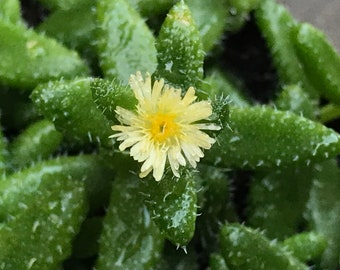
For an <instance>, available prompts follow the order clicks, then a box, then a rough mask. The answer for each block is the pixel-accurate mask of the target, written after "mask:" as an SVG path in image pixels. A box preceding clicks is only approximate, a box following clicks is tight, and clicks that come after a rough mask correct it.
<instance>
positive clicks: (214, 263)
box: [209, 253, 229, 270]
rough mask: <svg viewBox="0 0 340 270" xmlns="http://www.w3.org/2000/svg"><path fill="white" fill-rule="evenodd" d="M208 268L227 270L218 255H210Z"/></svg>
mask: <svg viewBox="0 0 340 270" xmlns="http://www.w3.org/2000/svg"><path fill="white" fill-rule="evenodd" d="M209 266H210V269H211V270H229V268H228V266H227V264H226V262H225V260H224V258H223V256H222V255H221V254H218V253H213V254H211V255H210V260H209Z"/></svg>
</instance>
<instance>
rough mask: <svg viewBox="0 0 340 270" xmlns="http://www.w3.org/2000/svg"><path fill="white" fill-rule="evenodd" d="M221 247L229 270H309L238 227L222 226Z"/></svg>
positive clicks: (257, 235)
mask: <svg viewBox="0 0 340 270" xmlns="http://www.w3.org/2000/svg"><path fill="white" fill-rule="evenodd" d="M220 243H221V253H222V255H223V257H224V259H225V260H226V261H227V262H228V265H229V266H230V267H232V269H238V270H243V269H244V270H258V269H287V270H288V269H289V270H302V269H304V270H307V269H309V268H308V267H307V266H306V265H304V264H303V263H301V262H300V261H299V260H298V259H296V258H295V257H293V256H292V255H290V254H289V253H288V252H286V251H285V250H284V249H283V248H282V247H281V246H280V245H278V244H277V243H276V242H274V241H272V242H271V241H270V240H269V239H267V238H266V237H264V236H263V235H262V234H261V233H260V232H259V231H257V230H254V229H251V228H248V227H245V226H243V225H240V224H227V225H224V226H223V227H222V228H221V234H220Z"/></svg>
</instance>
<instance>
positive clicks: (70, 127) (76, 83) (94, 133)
mask: <svg viewBox="0 0 340 270" xmlns="http://www.w3.org/2000/svg"><path fill="white" fill-rule="evenodd" d="M90 81H91V79H89V78H85V79H76V80H73V81H64V80H60V81H54V82H49V83H47V84H42V85H39V86H38V87H37V88H35V89H34V91H33V92H32V94H31V99H32V101H33V103H34V105H35V106H36V108H37V110H38V111H39V112H40V113H41V114H43V115H44V116H45V117H46V118H47V119H49V120H50V121H52V122H53V123H54V125H55V127H56V129H57V130H58V131H60V132H61V133H62V134H63V136H64V137H65V139H67V140H68V141H69V142H70V143H71V144H77V145H83V146H84V145H88V144H103V145H110V144H111V141H110V140H109V139H108V137H109V135H110V123H109V122H108V120H107V119H106V118H105V117H104V115H102V113H101V112H100V111H99V110H98V109H97V108H96V105H95V103H94V102H93V100H92V94H91V89H90Z"/></svg>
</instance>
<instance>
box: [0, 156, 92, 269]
mask: <svg viewBox="0 0 340 270" xmlns="http://www.w3.org/2000/svg"><path fill="white" fill-rule="evenodd" d="M78 164H79V159H78V160H77V158H74V159H72V158H65V159H60V160H54V161H50V162H48V163H42V164H38V165H36V166H35V167H31V168H30V169H27V170H24V171H22V172H19V173H17V174H13V175H11V176H10V177H8V178H7V179H4V180H2V181H1V182H0V190H1V193H0V194H1V195H0V217H1V223H0V248H1V250H2V251H1V253H0V262H1V263H0V269H6V270H12V269H13V270H18V269H38V270H40V269H55V268H56V267H57V266H58V265H59V264H60V262H61V261H62V260H64V259H65V258H66V257H67V256H69V255H70V252H71V240H72V238H73V237H74V236H75V234H76V233H77V232H78V230H79V226H80V223H81V222H82V221H83V219H84V217H85V213H86V209H87V203H86V191H85V186H84V182H83V179H82V178H83V174H84V172H83V170H82V171H79V169H77V166H78ZM72 167H73V168H72Z"/></svg>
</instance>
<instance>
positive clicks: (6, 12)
mask: <svg viewBox="0 0 340 270" xmlns="http://www.w3.org/2000/svg"><path fill="white" fill-rule="evenodd" d="M0 19H1V20H7V21H9V22H11V23H13V24H16V23H22V20H21V13H20V1H19V0H1V1H0Z"/></svg>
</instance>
